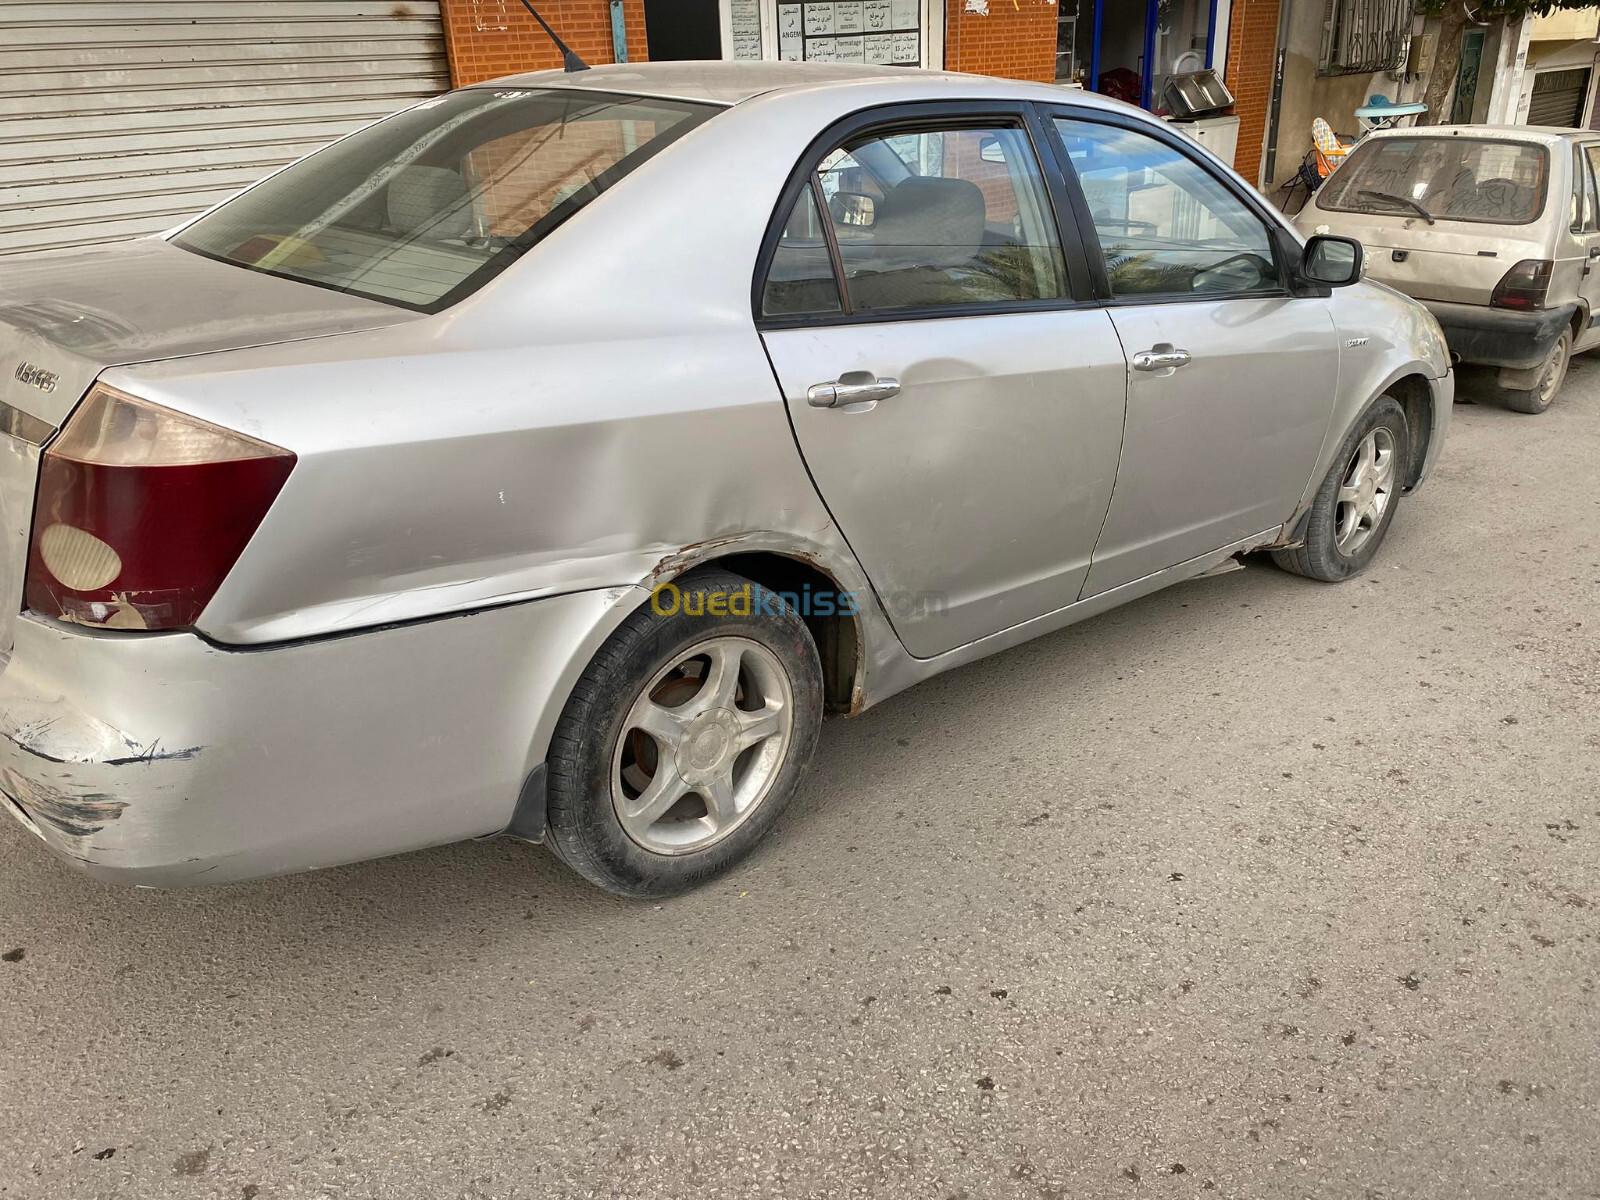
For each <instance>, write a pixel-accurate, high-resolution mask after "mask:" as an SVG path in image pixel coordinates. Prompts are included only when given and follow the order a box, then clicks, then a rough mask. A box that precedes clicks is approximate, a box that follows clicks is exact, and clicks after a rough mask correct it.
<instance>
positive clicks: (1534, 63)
mask: <svg viewBox="0 0 1600 1200" xmlns="http://www.w3.org/2000/svg"><path fill="white" fill-rule="evenodd" d="M536 3H538V5H539V7H540V11H541V12H542V13H543V14H544V16H545V17H546V19H547V20H548V21H549V22H550V23H551V25H553V26H554V27H555V28H556V29H557V30H558V31H559V32H560V34H561V36H562V37H563V38H564V39H565V40H566V41H567V42H568V43H569V44H570V45H571V46H572V47H573V48H574V49H575V50H576V51H577V52H578V53H579V54H580V55H582V56H583V58H585V59H586V60H587V61H589V62H591V63H608V62H642V61H646V60H650V59H732V60H799V59H804V60H810V61H822V62H860V63H877V64H884V65H895V66H903V67H942V68H948V69H951V70H957V71H971V72H976V73H981V74H989V75H1000V76H1007V77H1011V78H1016V79H1027V80H1034V81H1039V82H1053V83H1059V84H1062V85H1064V86H1073V87H1083V88H1088V89H1092V90H1095V91H1099V92H1103V93H1105V94H1107V95H1112V96H1116V97H1119V98H1121V99H1124V100H1127V101H1129V102H1131V103H1134V104H1139V105H1142V106H1143V107H1145V108H1147V109H1149V110H1151V111H1153V112H1156V113H1158V114H1166V112H1167V109H1168V106H1169V97H1168V93H1167V83H1168V81H1169V80H1170V79H1171V78H1172V77H1173V76H1174V75H1181V74H1185V73H1187V72H1191V71H1197V70H1202V69H1208V68H1209V69H1211V70H1213V71H1216V72H1218V73H1220V74H1221V75H1223V77H1224V78H1225V79H1226V81H1227V84H1228V86H1229V88H1230V89H1231V91H1232V92H1233V95H1234V97H1235V101H1236V102H1235V105H1234V106H1233V110H1232V113H1231V114H1229V115H1225V116H1222V117H1216V118H1208V119H1207V121H1206V122H1201V123H1190V124H1188V125H1187V126H1186V128H1187V129H1188V131H1189V132H1190V133H1192V134H1194V135H1195V136H1197V137H1200V139H1201V140H1202V141H1206V142H1207V144H1208V145H1211V146H1212V148H1213V149H1214V150H1216V151H1217V152H1218V153H1219V154H1221V155H1222V157H1224V158H1225V159H1227V160H1229V161H1231V162H1232V163H1234V165H1235V166H1236V168H1237V169H1238V170H1239V171H1240V173H1241V174H1243V175H1244V177H1245V178H1246V179H1248V180H1250V181H1251V182H1253V183H1255V184H1256V185H1257V186H1259V187H1261V188H1262V189H1263V190H1264V191H1267V192H1269V193H1270V192H1271V191H1272V190H1273V188H1274V187H1275V186H1276V185H1278V184H1279V183H1281V182H1282V181H1283V180H1285V179H1287V178H1289V177H1290V176H1292V175H1293V174H1294V172H1295V171H1296V169H1297V168H1298V167H1299V165H1300V162H1301V159H1302V157H1303V156H1304V154H1305V153H1306V151H1307V150H1308V149H1309V148H1310V145H1311V122H1312V120H1313V119H1314V118H1315V117H1319V116H1320V117H1323V118H1324V119H1326V120H1327V121H1328V122H1329V124H1330V125H1332V126H1333V128H1334V129H1335V130H1338V131H1339V132H1341V133H1353V132H1354V131H1355V128H1356V123H1355V120H1354V117H1353V113H1354V111H1355V109H1356V108H1357V107H1359V106H1360V105H1362V104H1364V103H1366V102H1367V101H1368V100H1369V99H1370V98H1371V97H1372V96H1384V97H1386V98H1388V99H1391V100H1409V99H1413V98H1415V97H1418V96H1420V95H1421V94H1422V91H1423V89H1424V87H1425V84H1426V80H1427V77H1428V73H1429V71H1430V70H1431V64H1432V61H1433V59H1434V57H1435V53H1436V50H1437V45H1436V43H1437V28H1436V25H1434V26H1432V27H1430V25H1429V23H1428V22H1425V21H1423V19H1422V18H1421V17H1419V16H1416V15H1415V14H1414V0H536ZM1597 18H1600V13H1597V10H1593V9H1591V10H1587V11H1585V12H1574V13H1555V14H1552V15H1550V16H1549V17H1545V18H1539V19H1537V20H1530V21H1521V22H1515V23H1512V22H1506V21H1504V20H1500V21H1496V22H1491V23H1488V24H1485V25H1472V26H1470V27H1469V28H1468V29H1467V31H1466V32H1465V33H1464V34H1463V38H1462V46H1461V66H1460V68H1459V70H1458V73H1457V80H1456V84H1455V87H1454V89H1453V98H1452V100H1451V107H1452V115H1453V117H1454V118H1455V119H1457V120H1474V121H1485V120H1488V121H1511V122H1518V121H1541V122H1547V123H1557V124H1588V123H1589V122H1590V121H1592V120H1597V114H1596V111H1595V110H1596V105H1595V103H1594V92H1595V87H1596V79H1597V76H1600V71H1597V70H1596V65H1595V50H1596V45H1595V38H1596V34H1597V26H1600V19H1597ZM1430 28H1431V30H1432V32H1431V33H1430ZM558 65H559V57H558V55H557V54H556V51H555V48H554V46H553V45H552V44H551V42H550V40H549V38H548V37H546V36H545V34H544V33H543V32H542V31H541V30H540V29H539V27H538V25H537V24H536V23H535V22H534V20H533V18H532V17H531V16H530V15H529V13H528V12H527V10H526V8H525V7H524V5H523V4H522V2H521V0H4V2H0V264H3V262H4V260H5V259H6V257H8V256H11V255H16V254H22V253H30V252H35V251H39V250H51V249H72V248H79V247H84V246H89V245H94V244H97V243H101V242H106V241H114V240H118V239H120V238H126V237H136V236H140V235H143V234H148V233H153V232H157V231H159V230H161V229H164V228H168V227H170V226H172V225H174V224H176V223H177V222H179V221H180V220H182V219H183V218H184V217H186V216H188V215H190V214H192V213H194V212H197V211H199V210H202V209H204V208H206V207H208V206H209V205H211V204H214V203H216V202H218V201H220V200H222V199H224V198H226V197H227V196H229V195H231V194H232V193H234V192H235V191H237V190H238V189H239V188H240V187H242V186H244V185H245V184H247V183H249V182H251V181H252V180H254V179H257V178H259V177H260V176H261V175H262V174H264V173H265V172H267V171H270V170H271V169H273V168H274V167H277V166H279V165H281V164H283V163H286V162H289V161H292V160H293V159H294V158H296V157H298V156H300V155H302V154H305V153H307V152H309V151H310V150H313V149H315V148H316V147H317V146H319V145H323V144H325V143H326V142H327V141H329V140H330V139H332V138H334V137H337V136H340V135H341V134H344V133H347V132H349V131H350V130H352V129H354V128H357V127H359V126H360V125H362V124H364V123H366V122H368V121H371V120H373V119H375V118H377V117H380V116H382V115H384V114H386V113H389V112H392V111H394V110H396V109H398V108H401V107H403V106H404V105H406V104H408V103H410V102H413V101H415V100H418V99H421V98H424V97H427V96H430V95H434V94H436V93H438V92H439V91H442V90H443V89H445V88H446V87H448V86H450V85H451V84H455V85H460V84H466V83H473V82H477V81H480V80H484V79H491V78H494V77H497V76H501V75H507V74H511V73H514V72H518V71H527V70H535V69H540V68H545V67H553V66H558Z"/></svg>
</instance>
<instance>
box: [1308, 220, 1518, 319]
mask: <svg viewBox="0 0 1600 1200" xmlns="http://www.w3.org/2000/svg"><path fill="white" fill-rule="evenodd" d="M1308 224H1310V228H1309V229H1308V230H1307V232H1310V233H1336V234H1339V235H1340V236H1342V237H1353V238H1355V239H1356V240H1357V241H1359V242H1360V243H1361V245H1362V246H1363V247H1364V248H1365V249H1366V252H1367V254H1366V272H1365V274H1366V277H1367V278H1368V279H1375V280H1377V281H1378V282H1379V283H1386V284H1388V285H1389V286H1390V287H1392V288H1394V289H1396V290H1397V291H1401V292H1404V293H1405V294H1406V295H1408V296H1411V297H1413V298H1415V299H1417V300H1441V301H1446V302H1449V303H1454V304H1488V303H1489V294H1490V293H1491V292H1493V291H1494V285H1495V284H1497V283H1499V282H1500V279H1501V277H1502V276H1504V275H1505V273H1506V272H1507V271H1509V270H1510V269H1511V268H1512V267H1514V266H1516V265H1517V263H1519V262H1520V261H1522V260H1523V259H1525V258H1548V257H1549V254H1548V253H1547V251H1546V249H1545V246H1544V242H1543V239H1541V238H1539V237H1537V236H1535V235H1536V233H1537V231H1538V230H1539V229H1540V228H1541V226H1539V225H1537V224H1534V225H1513V226H1507V225H1486V224H1483V223H1481V222H1472V221H1449V220H1445V219H1442V218H1441V219H1440V220H1439V221H1438V222H1437V223H1436V224H1433V225H1429V224H1428V223H1427V222H1426V221H1424V220H1423V219H1422V218H1421V217H1403V216H1399V215H1396V216H1388V215H1382V216H1375V215H1372V214H1368V213H1341V212H1319V213H1317V215H1316V220H1315V222H1312V223H1308Z"/></svg>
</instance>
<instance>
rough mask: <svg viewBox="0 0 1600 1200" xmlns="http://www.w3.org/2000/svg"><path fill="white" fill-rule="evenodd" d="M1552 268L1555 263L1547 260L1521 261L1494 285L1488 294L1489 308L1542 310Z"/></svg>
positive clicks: (1526, 259)
mask: <svg viewBox="0 0 1600 1200" xmlns="http://www.w3.org/2000/svg"><path fill="white" fill-rule="evenodd" d="M1554 267H1555V263H1553V262H1551V261H1550V260H1549V259H1548V258H1525V259H1523V260H1522V261H1521V262H1519V263H1518V264H1517V265H1516V266H1514V267H1512V268H1511V270H1509V271H1507V272H1506V273H1505V275H1504V277H1503V278H1501V280H1500V282H1499V283H1497V284H1495V285H1494V291H1493V292H1491V293H1490V294H1489V304H1490V306H1491V307H1493V308H1524V309H1534V308H1543V307H1544V297H1545V293H1546V292H1548V291H1549V290H1550V272H1551V270H1552V269H1553V268H1554ZM1479 295H1482V293H1481V292H1480V293H1479Z"/></svg>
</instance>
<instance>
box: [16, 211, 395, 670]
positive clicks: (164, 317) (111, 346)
mask: <svg viewBox="0 0 1600 1200" xmlns="http://www.w3.org/2000/svg"><path fill="white" fill-rule="evenodd" d="M420 317H421V314H418V313H415V312H412V311H410V310H408V309H401V308H395V307H392V306H390V305H387V304H380V303H378V302H376V301H373V300H367V299H363V298H361V297H357V296H347V295H343V294H341V293H338V292H332V291H327V290H325V289H322V288H317V287H312V286H310V285H307V284H301V283H293V282H290V281H288V280H284V279H277V278H275V277H273V276H270V275H263V274H260V273H258V272H253V271H248V270H245V269H243V268H241V267H234V266H229V265H227V264H225V263H219V262H216V261H213V260H211V259H208V258H202V257H201V256H199V255H197V254H191V253H189V252H188V251H186V250H180V249H178V248H177V247H175V246H171V245H169V244H167V243H166V242H163V241H160V240H156V239H151V240H146V241H139V242H130V243H127V244H125V245H122V246H114V247H111V248H108V249H104V250H99V251H96V252H95V253H92V254H87V255H75V256H72V257H44V258H35V259H31V260H30V259H22V260H18V261H13V262H8V263H7V264H6V267H5V271H4V274H3V276H0V656H8V655H9V654H10V651H11V644H12V633H13V629H14V626H15V622H16V615H17V613H18V612H19V611H20V610H21V607H22V583H23V572H24V569H25V567H26V563H27V555H28V539H29V535H30V532H31V527H32V524H33V495H34V485H35V483H36V481H37V478H38V472H39V456H40V454H41V453H42V452H43V446H44V444H45V443H46V442H47V441H48V440H49V438H50V437H51V435H52V434H54V433H55V431H56V429H58V428H59V427H60V425H61V423H62V422H63V421H65V420H66V418H67V416H68V414H69V413H71V411H72V409H73V407H74V406H75V405H76V404H77V403H78V401H79V400H80V399H82V398H83V395H84V393H85V392H87V391H88V390H89V387H90V385H92V384H93V383H94V381H95V379H96V378H97V377H98V376H99V375H100V373H101V372H102V371H104V370H106V369H107V368H108V367H114V366H127V365H130V364H132V363H140V362H152V361H155V360H158V359H167V358H180V357H184V356H186V355H191V354H208V353H212V352H214V351H218V350H240V349H245V348H247V347H251V346H264V345H268V344H271V343H276V342H286V341H297V340H301V339H304V338H311V337H323V336H327V335H330V334H338V333H352V332H355V331H356V330H360V329H373V328H377V327H379V326H382V325H392V324H396V323H398V322H401V321H409V320H418V319H420Z"/></svg>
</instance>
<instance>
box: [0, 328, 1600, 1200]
mask: <svg viewBox="0 0 1600 1200" xmlns="http://www.w3.org/2000/svg"><path fill="white" fill-rule="evenodd" d="M1597 484H1600V356H1595V357H1593V358H1590V359H1588V360H1580V361H1579V363H1578V364H1577V366H1576V369H1575V372H1574V375H1573V377H1572V379H1571V381H1570V383H1569V384H1568V388H1567V391H1566V393H1565V394H1564V395H1563V397H1562V399H1561V400H1560V401H1559V402H1558V406H1557V407H1556V408H1555V409H1553V410H1552V411H1551V412H1550V413H1548V414H1547V415H1545V416H1543V417H1537V418H1533V417H1524V416H1517V415H1514V414H1510V413H1506V412H1501V411H1498V410H1492V409H1486V408H1475V407H1458V408H1457V410H1456V424H1455V430H1454V435H1453V438H1452V441H1451V443H1450V444H1449V446H1448V448H1447V450H1446V453H1445V456H1444V459H1443V461H1442V463H1441V464H1440V467H1439V470H1438V472H1437V474H1436V476H1435V478H1434V479H1433V481H1432V483H1431V484H1430V486H1428V487H1427V488H1426V489H1425V490H1424V491H1423V492H1421V493H1420V494H1419V495H1417V496H1416V497H1415V498H1413V499H1411V500H1408V501H1407V502H1406V503H1405V505H1404V508H1403V509H1402V511H1401V513H1400V514H1399V516H1398V520H1397V523H1396V524H1395V526H1394V529H1393V532H1392V533H1391V535H1390V538H1389V542H1388V544H1387V545H1386V546H1385V547H1384V549H1383V552H1382V554H1381V555H1380V557H1379V559H1378V562H1377V565H1376V566H1375V568H1374V569H1373V570H1372V571H1371V572H1370V574H1369V575H1367V576H1366V577H1364V578H1362V579H1360V580H1358V581H1355V582H1353V583H1349V584H1345V585H1341V586H1336V587H1329V586H1326V585H1320V584H1314V583H1308V582H1305V581H1302V580H1298V579H1295V578H1292V577H1290V576H1288V575H1284V574H1281V573H1279V572H1277V571H1275V570H1273V569H1272V568H1271V567H1270V566H1267V565H1252V566H1251V567H1250V568H1249V569H1247V570H1245V571H1242V572H1235V573H1233V574H1230V575H1225V576H1220V577H1215V578H1212V579H1208V580H1202V581H1199V582H1196V583H1192V584H1188V585H1185V586H1181V587H1179V588H1176V589H1173V590H1169V591H1167V592H1166V593H1164V594H1161V595H1159V596H1155V597H1152V598H1149V599H1147V600H1144V601H1142V602H1139V603H1136V604H1133V605H1131V606H1129V607H1127V608H1124V609H1121V610H1119V611H1117V612H1114V613H1111V614H1109V615H1106V616H1103V617H1100V618H1099V619H1097V620H1093V621H1090V622H1088V623H1086V624H1083V625H1080V626H1078V627H1076V628H1075V629H1072V630H1069V631H1067V632H1065V633H1062V634H1058V635H1056V636H1053V637H1049V638H1045V639H1043V640H1041V641H1037V642H1034V643H1032V644H1031V645H1028V646H1025V647H1023V648H1021V649H1018V650H1014V651H1012V652H1010V653H1008V654H1005V655H1002V656H1000V657H998V658H992V659H989V660H988V661H986V662H983V663H980V664H978V665H976V666H973V667H970V668H967V669H965V670H962V671H959V672H956V673H954V674H951V675H947V676H944V677H943V678H941V679H939V680H936V681H934V682H933V683H931V684H927V685H924V686H922V687H920V688H917V689H915V690H914V691H912V692H910V693H907V694H905V695H903V696H901V697H899V698H897V699H895V700H893V701H891V702H890V703H888V704H886V705H884V706H882V707H881V708H879V709H877V710H875V711H873V712H871V713H870V714H868V715H867V716H865V717H863V718H861V719H860V720H857V721H854V722H841V723H836V724H833V725H830V726H829V727H828V728H827V729H826V730H825V731H824V735H823V739H822V748H821V754H820V758H819V763H818V766H817V768H816V769H815V770H814V772H813V773H812V775H811V777H810V780H809V783H808V785H807V786H806V788H805V790H804V792H803V794H802V795H801V797H800V798H799V799H798V801H797V802H796V804H795V805H794V807H793V809H792V810H791V812H790V813H789V814H788V815H787V816H786V818H785V820H784V822H783V823H782V825H781V826H780V828H779V830H778V831H777V834H776V836H775V837H773V838H771V839H769V841H768V842H767V843H766V845H765V846H764V847H763V848H762V849H761V850H760V851H758V853H757V854H756V856H755V858H754V859H753V861H751V862H750V863H748V865H746V866H745V867H744V868H743V869H741V870H739V871H737V872H736V873H734V874H733V875H731V876H729V877H727V878H725V879H723V880H722V881H721V882H719V883H716V884H714V885H713V886H710V887H708V888H706V889H704V890H703V891H700V892H699V893H697V894H694V895H691V896H688V897H685V898H682V899H678V900H674V901H671V902H668V903H664V904H660V905H651V904H632V903H623V902H618V901H613V900H611V899H608V898H605V897H603V896H600V895H598V894H596V893H595V892H593V891H590V890H589V889H588V888H587V887H585V886H583V885H582V884H580V883H579V882H578V880H577V879H576V878H575V877H573V876H570V875H568V874H567V873H566V872H565V871H564V870H563V869H562V868H561V867H560V866H559V865H558V864H557V863H556V862H555V861H554V860H553V859H552V858H550V857H549V856H547V855H546V854H545V852H544V851H542V850H540V849H538V848H535V847H527V846H520V845H517V844H512V843H492V844H473V845H465V846H458V847H452V848H448V849H443V850H436V851H430V852H427V853H421V854H414V855H409V856H406V857H402V858H397V859H391V860H388V861H384V862H378V863H369V864H366V865H364V866H357V867H351V868H347V869H342V870H336V871H329V872H324V873H321V874H318V875H312V876H302V877H298V878H289V879H283V880H277V881H273V882H270V883H265V884H260V885H251V886H242V887H234V888H229V889H223V890H216V891H207V892H192V893H166V894H163V893H140V892H129V891H122V890H116V889H112V888H109V887H105V886H102V885H99V884H96V883H94V882H92V881H89V880H85V879H82V878H80V877H78V876H77V875H75V874H73V873H71V872H69V871H68V870H67V869H66V868H64V867H63V866H61V865H60V864H58V863H57V862H55V861H54V860H53V859H51V858H49V857H47V856H46V855H45V853H44V852H43V851H42V850H41V849H40V848H39V847H37V846H36V845H35V844H33V842H32V841H31V839H30V838H29V836H28V835H27V834H25V833H24V832H23V831H22V830H21V829H20V828H17V827H15V826H14V825H13V824H12V823H10V822H5V823H4V824H3V825H0V950H4V951H10V952H12V953H9V954H7V955H6V957H7V958H8V959H11V958H15V953H14V952H15V951H16V950H21V951H23V956H22V958H21V959H20V961H0V1042H3V1050H0V1196H4V1197H7V1198H9V1197H36V1196H37V1197H71V1198H73V1200H78V1198H93V1197H129V1198H138V1200H149V1198H155V1197H168V1196H172V1197H199V1196H207V1197H210V1196H216V1197H233V1198H237V1200H248V1198H250V1197H257V1198H259V1200H274V1198H276V1197H291V1196H292V1197H340V1198H344V1197H352V1198H359V1197H406V1198H410V1197H419V1198H426V1200H454V1198H457V1197H495V1198H501V1197H527V1198H539V1200H546V1198H557V1197H569V1196H571V1197H579V1196H596V1197H694V1198H696V1200H701V1198H711V1197H736V1198H738V1200H748V1198H751V1197H757V1196H778V1197H809V1196H884V1197H895V1198H901V1197H907V1198H909V1197H929V1198H932V1200H949V1198H953V1197H964V1198H969V1200H986V1198H989V1197H1000V1198H1009V1197H1027V1198H1036V1200H1046V1198H1066V1197H1071V1198H1073V1200H1078V1198H1082V1197H1101V1196H1107V1197H1122V1196H1128V1197H1134V1196H1138V1195H1141V1194H1157V1195H1170V1196H1179V1195H1196V1196H1201V1195H1215V1196H1218V1197H1280V1196H1281V1197H1312V1196H1314V1197H1346V1196H1348V1197H1364V1198H1365V1197H1440V1198H1448V1200H1462V1198H1464V1197H1489V1196H1494V1197H1500V1196H1503V1197H1516V1198H1518V1200H1523V1198H1526V1197H1541V1198H1554V1197H1561V1198H1566V1197H1588V1196H1600V1136H1597V1135H1600V1061H1597V1060H1600V997H1597V996H1596V992H1595V988H1596V980H1597V975H1600V786H1597V780H1600V611H1597V606H1596V600H1597V598H1600V488H1597Z"/></svg>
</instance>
